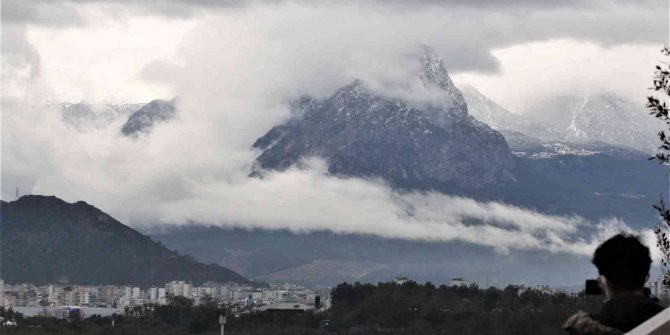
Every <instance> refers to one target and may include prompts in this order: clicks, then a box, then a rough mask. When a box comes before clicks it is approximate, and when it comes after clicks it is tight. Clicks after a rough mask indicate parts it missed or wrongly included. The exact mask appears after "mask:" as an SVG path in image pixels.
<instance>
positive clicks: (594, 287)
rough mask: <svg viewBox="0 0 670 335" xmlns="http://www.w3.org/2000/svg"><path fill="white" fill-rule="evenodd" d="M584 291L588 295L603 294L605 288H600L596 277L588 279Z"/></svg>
mask: <svg viewBox="0 0 670 335" xmlns="http://www.w3.org/2000/svg"><path fill="white" fill-rule="evenodd" d="M584 292H585V293H586V294H588V295H601V294H603V290H601V289H600V284H598V281H597V280H595V279H587V280H586V284H585V285H584Z"/></svg>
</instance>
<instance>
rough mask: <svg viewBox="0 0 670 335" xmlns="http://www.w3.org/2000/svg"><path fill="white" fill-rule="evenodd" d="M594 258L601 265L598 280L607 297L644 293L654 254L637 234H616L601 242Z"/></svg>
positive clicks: (595, 263)
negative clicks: (652, 254) (651, 253)
mask: <svg viewBox="0 0 670 335" xmlns="http://www.w3.org/2000/svg"><path fill="white" fill-rule="evenodd" d="M592 262H593V265H595V266H596V268H598V273H599V274H600V276H599V277H598V282H599V284H600V287H601V289H602V290H603V292H604V293H605V296H606V297H607V299H612V298H615V297H619V296H627V295H643V294H644V283H645V282H646V281H647V278H648V277H649V268H650V266H651V256H650V253H649V248H647V247H646V246H645V245H644V244H642V243H641V242H640V240H639V239H638V238H637V237H635V236H633V235H629V234H618V235H615V236H614V237H612V238H610V239H609V240H607V241H605V242H603V244H601V245H600V246H598V248H597V249H596V251H595V253H594V254H593V259H592Z"/></svg>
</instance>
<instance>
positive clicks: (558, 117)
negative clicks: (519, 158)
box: [522, 93, 663, 152]
mask: <svg viewBox="0 0 670 335" xmlns="http://www.w3.org/2000/svg"><path fill="white" fill-rule="evenodd" d="M522 115H523V117H525V118H527V119H528V120H529V121H530V123H531V124H534V125H539V126H537V127H533V128H530V129H528V130H527V133H528V134H529V135H532V136H535V137H538V138H541V139H545V140H564V141H570V142H582V143H583V142H594V141H599V142H605V143H608V144H611V145H618V146H625V147H629V148H635V149H638V150H642V151H644V152H651V151H652V150H653V149H655V148H656V147H657V146H658V139H657V137H656V134H657V133H658V132H659V131H660V130H661V129H663V124H662V123H661V122H659V121H658V120H656V119H654V118H653V117H651V116H650V115H649V114H648V112H647V111H646V110H645V109H644V107H643V106H642V104H635V103H632V102H630V101H627V100H625V99H623V98H621V97H620V96H618V95H616V94H614V93H602V94H592V95H583V96H578V95H570V96H558V97H554V98H552V99H549V100H546V101H543V102H542V103H541V104H538V105H533V106H531V107H529V108H527V109H526V110H524V111H523V114H522Z"/></svg>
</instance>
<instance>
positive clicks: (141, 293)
mask: <svg viewBox="0 0 670 335" xmlns="http://www.w3.org/2000/svg"><path fill="white" fill-rule="evenodd" d="M317 296H318V297H319V298H318V299H317ZM171 297H184V298H188V299H192V300H193V301H194V303H195V304H200V303H202V302H203V301H205V300H213V301H216V302H219V303H226V304H229V305H240V306H249V307H257V306H264V305H269V304H272V303H275V302H277V301H280V300H282V299H286V298H287V297H290V298H291V299H292V300H295V301H298V302H300V303H303V304H306V305H310V306H313V305H314V304H315V302H316V301H317V300H318V301H319V303H320V305H321V306H325V305H327V304H329V303H330V289H323V290H310V289H306V288H304V287H301V286H298V285H293V284H288V283H287V284H281V285H273V286H270V287H264V288H254V287H252V286H247V285H240V284H237V283H226V284H219V283H213V282H207V283H204V284H203V285H200V286H194V285H192V284H191V283H189V282H185V281H172V282H169V283H167V284H165V285H164V286H160V287H158V286H155V287H150V288H147V289H143V288H140V287H135V286H113V285H101V286H84V285H56V284H49V285H44V286H35V285H32V284H18V285H5V284H4V282H3V281H2V280H0V306H6V307H13V306H83V307H111V308H124V307H132V306H141V305H144V304H148V303H153V304H166V303H168V302H169V300H170V298H171Z"/></svg>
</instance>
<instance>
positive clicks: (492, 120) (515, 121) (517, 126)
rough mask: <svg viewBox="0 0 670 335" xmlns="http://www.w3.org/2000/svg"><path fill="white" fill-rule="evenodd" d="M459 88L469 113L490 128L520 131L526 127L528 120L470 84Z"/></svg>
mask: <svg viewBox="0 0 670 335" xmlns="http://www.w3.org/2000/svg"><path fill="white" fill-rule="evenodd" d="M460 90H461V92H463V98H464V99H465V102H466V103H467V104H468V111H469V112H470V115H472V116H473V117H474V118H475V119H477V120H479V121H481V122H484V123H486V124H487V125H489V126H490V127H491V128H493V129H496V130H517V131H521V130H524V129H526V128H527V127H528V121H526V120H524V119H523V118H521V117H520V116H518V115H516V114H514V113H511V112H509V111H508V110H507V109H505V108H503V107H502V106H500V105H498V103H496V102H495V101H493V100H491V99H490V98H489V97H487V96H485V95H484V94H482V93H481V92H479V91H478V90H477V89H476V88H474V87H473V86H472V85H463V86H462V87H460Z"/></svg>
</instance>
